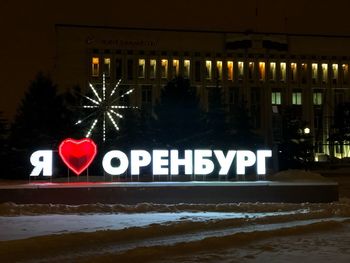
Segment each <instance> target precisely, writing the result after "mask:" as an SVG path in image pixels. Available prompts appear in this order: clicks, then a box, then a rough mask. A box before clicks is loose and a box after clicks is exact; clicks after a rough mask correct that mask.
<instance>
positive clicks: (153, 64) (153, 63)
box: [149, 59, 157, 79]
mask: <svg viewBox="0 0 350 263" xmlns="http://www.w3.org/2000/svg"><path fill="white" fill-rule="evenodd" d="M156 72H157V60H155V59H151V60H150V61H149V78H150V79H155V78H156Z"/></svg>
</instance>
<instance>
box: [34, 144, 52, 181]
mask: <svg viewBox="0 0 350 263" xmlns="http://www.w3.org/2000/svg"><path fill="white" fill-rule="evenodd" d="M30 163H31V164H32V165H33V166H34V169H33V171H32V172H31V174H30V176H39V175H40V173H41V171H43V176H52V151H51V150H42V151H36V152H33V154H32V155H31V156H30Z"/></svg>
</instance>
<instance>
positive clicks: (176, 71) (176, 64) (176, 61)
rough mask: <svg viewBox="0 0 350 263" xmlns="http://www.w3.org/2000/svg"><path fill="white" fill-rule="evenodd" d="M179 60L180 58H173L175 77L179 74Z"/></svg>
mask: <svg viewBox="0 0 350 263" xmlns="http://www.w3.org/2000/svg"><path fill="white" fill-rule="evenodd" d="M179 65H180V63H179V60H178V59H173V70H172V75H173V77H176V76H178V75H179Z"/></svg>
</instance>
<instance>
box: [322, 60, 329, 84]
mask: <svg viewBox="0 0 350 263" xmlns="http://www.w3.org/2000/svg"><path fill="white" fill-rule="evenodd" d="M322 82H323V83H327V82H328V65H327V64H325V63H324V64H322Z"/></svg>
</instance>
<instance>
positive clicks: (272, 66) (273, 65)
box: [269, 62, 276, 81]
mask: <svg viewBox="0 0 350 263" xmlns="http://www.w3.org/2000/svg"><path fill="white" fill-rule="evenodd" d="M269 79H270V80H271V81H275V80H276V62H270V69H269Z"/></svg>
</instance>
